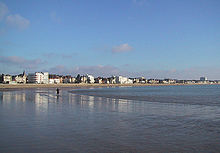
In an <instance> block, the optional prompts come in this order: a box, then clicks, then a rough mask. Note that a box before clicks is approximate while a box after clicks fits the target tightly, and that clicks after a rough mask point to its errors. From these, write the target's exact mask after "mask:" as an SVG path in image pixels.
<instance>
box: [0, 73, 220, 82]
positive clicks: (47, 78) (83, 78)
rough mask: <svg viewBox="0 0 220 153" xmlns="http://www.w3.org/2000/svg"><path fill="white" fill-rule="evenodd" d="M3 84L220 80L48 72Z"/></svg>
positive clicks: (4, 77) (8, 78)
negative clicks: (95, 75) (73, 75)
mask: <svg viewBox="0 0 220 153" xmlns="http://www.w3.org/2000/svg"><path fill="white" fill-rule="evenodd" d="M0 83H2V84H25V83H35V84H48V83H49V84H60V83H65V84H70V83H75V84H77V83H82V84H94V83H97V84H220V80H208V78H207V77H200V78H199V80H177V79H145V78H144V77H137V78H128V77H124V76H111V77H100V76H99V77H97V78H95V77H94V76H92V75H90V74H86V75H80V74H78V75H77V76H76V77H72V76H71V75H57V74H49V73H48V72H35V73H29V74H28V76H27V75H26V74H25V71H24V72H23V73H22V74H19V75H14V76H11V75H9V74H2V75H0Z"/></svg>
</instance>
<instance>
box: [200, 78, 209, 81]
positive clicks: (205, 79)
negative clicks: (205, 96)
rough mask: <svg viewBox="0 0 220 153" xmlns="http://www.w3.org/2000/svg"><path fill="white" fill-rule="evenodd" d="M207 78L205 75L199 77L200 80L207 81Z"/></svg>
mask: <svg viewBox="0 0 220 153" xmlns="http://www.w3.org/2000/svg"><path fill="white" fill-rule="evenodd" d="M207 80H208V78H207V77H200V81H207Z"/></svg>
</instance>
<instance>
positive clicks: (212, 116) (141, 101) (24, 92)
mask: <svg viewBox="0 0 220 153" xmlns="http://www.w3.org/2000/svg"><path fill="white" fill-rule="evenodd" d="M0 152H1V153H32V152H33V153H35V152H36V153H43V152H47V153H50V152H59V153H61V152H76V153H79V152H83V153H84V152H88V153H120V152H122V153H136V152H137V153H142V152H143V153H148V152H150V153H151V152H152V153H154V152H155V153H166V152H167V153H172V152H175V153H176V152H181V153H182V152H187V153H189V152H199V153H202V152H204V153H218V152H220V85H185V86H141V87H105V88H60V93H59V95H57V94H56V89H55V88H32V89H1V90H0Z"/></svg>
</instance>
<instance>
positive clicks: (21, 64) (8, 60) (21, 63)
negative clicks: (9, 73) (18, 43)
mask: <svg viewBox="0 0 220 153" xmlns="http://www.w3.org/2000/svg"><path fill="white" fill-rule="evenodd" d="M0 63H2V64H3V65H8V66H15V67H18V68H23V69H35V68H38V66H39V65H41V64H45V62H43V61H41V60H40V59H33V60H29V59H25V58H23V57H19V56H0Z"/></svg>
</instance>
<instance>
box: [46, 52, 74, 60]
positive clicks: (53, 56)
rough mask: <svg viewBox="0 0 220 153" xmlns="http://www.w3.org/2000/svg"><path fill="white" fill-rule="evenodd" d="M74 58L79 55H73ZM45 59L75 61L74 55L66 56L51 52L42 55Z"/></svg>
mask: <svg viewBox="0 0 220 153" xmlns="http://www.w3.org/2000/svg"><path fill="white" fill-rule="evenodd" d="M73 54H74V56H77V53H73ZM42 56H43V57H47V58H62V59H66V60H67V59H73V57H74V56H73V55H72V54H71V55H70V54H65V53H54V52H49V53H44V54H42Z"/></svg>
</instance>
